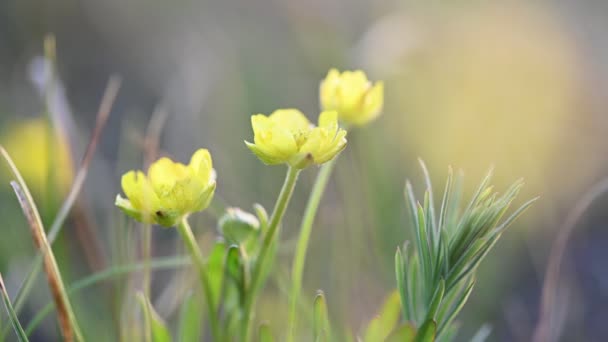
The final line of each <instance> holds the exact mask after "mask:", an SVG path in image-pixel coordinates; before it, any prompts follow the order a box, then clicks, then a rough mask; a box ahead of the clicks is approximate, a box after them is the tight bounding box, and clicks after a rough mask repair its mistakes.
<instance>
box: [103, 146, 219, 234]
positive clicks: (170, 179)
mask: <svg viewBox="0 0 608 342" xmlns="http://www.w3.org/2000/svg"><path fill="white" fill-rule="evenodd" d="M122 190H123V191H124V193H125V195H126V196H127V198H126V199H125V198H122V197H121V196H120V195H117V196H116V203H115V204H116V206H118V207H119V208H120V209H122V210H123V211H124V212H125V213H126V214H127V215H129V216H131V217H133V218H135V219H136V220H137V221H140V222H144V223H157V224H160V225H162V226H165V227H171V226H174V225H176V224H177V223H178V222H179V221H180V220H181V219H182V218H183V217H184V216H186V215H188V214H191V213H194V212H197V211H201V210H203V209H205V208H207V207H208V206H209V203H210V202H211V199H212V198H213V192H214V190H215V172H214V170H213V165H212V161H211V155H210V154H209V151H207V150H206V149H199V150H198V151H196V152H195V153H194V155H192V158H191V159H190V164H188V165H184V164H181V163H176V162H174V161H172V160H171V159H169V158H161V159H159V160H158V161H156V162H155V163H154V164H152V165H151V166H150V168H149V169H148V175H145V174H144V173H143V172H141V171H129V172H127V173H125V174H124V175H123V176H122Z"/></svg>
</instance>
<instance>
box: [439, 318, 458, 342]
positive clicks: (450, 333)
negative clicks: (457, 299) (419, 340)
mask: <svg viewBox="0 0 608 342" xmlns="http://www.w3.org/2000/svg"><path fill="white" fill-rule="evenodd" d="M458 330H460V324H459V323H458V322H455V323H451V324H449V325H448V326H447V327H446V328H445V329H444V331H443V332H441V333H439V332H438V334H437V336H436V337H435V339H436V340H437V341H440V342H452V341H453V340H454V338H455V337H456V334H457V333H458Z"/></svg>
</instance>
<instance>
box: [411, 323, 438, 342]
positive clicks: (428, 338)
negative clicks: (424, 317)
mask: <svg viewBox="0 0 608 342" xmlns="http://www.w3.org/2000/svg"><path fill="white" fill-rule="evenodd" d="M436 331H437V323H436V322H435V321H434V320H428V321H426V322H424V324H423V325H422V326H421V327H420V329H418V333H417V334H416V339H415V340H414V341H415V342H433V341H435V333H436Z"/></svg>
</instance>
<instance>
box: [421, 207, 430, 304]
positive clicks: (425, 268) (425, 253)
mask: <svg viewBox="0 0 608 342" xmlns="http://www.w3.org/2000/svg"><path fill="white" fill-rule="evenodd" d="M424 216H425V215H424V209H423V208H422V206H420V204H418V218H419V221H418V235H419V236H420V245H419V246H418V251H419V252H420V256H421V259H420V261H421V266H422V268H421V269H422V279H424V284H425V285H428V284H429V283H430V282H431V276H432V274H431V273H432V269H431V268H432V266H431V251H430V250H429V242H428V239H427V237H428V235H427V231H426V227H427V225H426V220H425V219H424ZM427 290H428V288H427V286H423V291H424V292H425V298H426V297H427V295H426V293H427Z"/></svg>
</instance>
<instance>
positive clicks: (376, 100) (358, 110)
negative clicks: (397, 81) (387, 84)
mask: <svg viewBox="0 0 608 342" xmlns="http://www.w3.org/2000/svg"><path fill="white" fill-rule="evenodd" d="M319 97H320V100H321V108H322V109H323V110H335V111H337V112H338V116H339V119H340V121H342V122H344V123H346V124H353V125H364V124H366V123H368V122H370V121H371V120H373V119H375V118H376V117H377V116H378V115H380V112H381V111H382V106H383V104H384V83H382V82H376V83H375V84H372V83H371V82H370V81H368V79H367V76H365V73H364V72H363V71H361V70H356V71H344V72H343V73H340V72H339V71H338V70H336V69H331V70H329V72H328V73H327V77H325V79H324V80H323V81H321V86H320V87H319Z"/></svg>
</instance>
